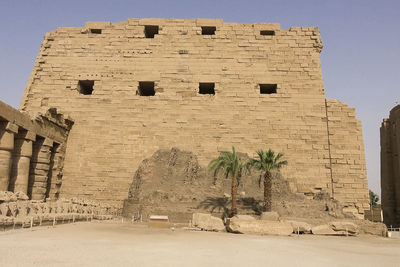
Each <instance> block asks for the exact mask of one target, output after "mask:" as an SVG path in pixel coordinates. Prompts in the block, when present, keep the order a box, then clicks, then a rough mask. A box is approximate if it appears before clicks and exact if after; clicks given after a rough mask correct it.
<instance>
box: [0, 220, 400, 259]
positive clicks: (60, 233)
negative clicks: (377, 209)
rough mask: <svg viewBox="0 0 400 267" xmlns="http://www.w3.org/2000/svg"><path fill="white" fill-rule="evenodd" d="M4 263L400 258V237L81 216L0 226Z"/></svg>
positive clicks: (0, 245) (1, 254) (1, 251)
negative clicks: (173, 225) (50, 223)
mask: <svg viewBox="0 0 400 267" xmlns="http://www.w3.org/2000/svg"><path fill="white" fill-rule="evenodd" d="M0 266H113V267H114V266H241V267H243V266H245V267H250V266H400V239H389V238H380V237H373V236H361V237H323V236H312V235H304V236H299V237H298V236H290V237H278V236H255V235H235V234H228V233H211V232H194V231H187V230H175V231H171V230H169V229H149V228H147V227H146V226H144V225H132V224H129V223H124V224H122V223H116V222H80V223H75V224H65V225H58V226H56V227H55V228H53V227H37V228H33V230H31V229H22V230H11V231H6V232H0Z"/></svg>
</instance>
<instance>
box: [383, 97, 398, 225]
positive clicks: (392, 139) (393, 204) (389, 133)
mask: <svg viewBox="0 0 400 267" xmlns="http://www.w3.org/2000/svg"><path fill="white" fill-rule="evenodd" d="M399 151H400V105H398V106H396V107H394V108H393V109H392V110H391V111H390V115H389V118H388V119H384V120H383V122H382V126H381V202H382V210H383V221H384V223H385V224H386V225H387V226H392V227H400V157H399Z"/></svg>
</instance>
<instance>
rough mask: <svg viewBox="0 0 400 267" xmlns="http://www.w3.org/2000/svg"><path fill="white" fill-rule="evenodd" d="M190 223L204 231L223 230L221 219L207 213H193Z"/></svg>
mask: <svg viewBox="0 0 400 267" xmlns="http://www.w3.org/2000/svg"><path fill="white" fill-rule="evenodd" d="M192 225H193V226H194V227H197V228H200V229H202V230H206V231H225V225H224V223H223V221H222V219H220V218H217V217H214V216H211V214H208V213H193V217H192Z"/></svg>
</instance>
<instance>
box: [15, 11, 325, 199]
mask: <svg viewBox="0 0 400 267" xmlns="http://www.w3.org/2000/svg"><path fill="white" fill-rule="evenodd" d="M146 25H158V26H159V31H158V34H156V35H155V36H154V38H145V33H144V28H145V26H146ZM204 26H212V27H216V32H215V35H202V27H204ZM93 29H95V30H96V31H92V30H93ZM99 30H101V34H99ZM261 30H268V31H273V32H274V35H272V36H271V35H261V34H260V31H261ZM96 32H97V33H96ZM45 38H46V39H45V41H44V44H45V45H43V46H42V50H41V52H40V53H41V54H40V55H39V57H38V60H39V59H40V60H39V61H40V64H39V65H38V64H36V65H35V69H34V71H33V72H34V73H35V75H34V79H33V81H32V83H31V84H29V85H28V86H27V89H26V93H25V96H24V99H23V101H22V103H21V109H23V110H26V111H29V112H35V111H39V110H42V109H46V108H48V107H56V108H57V109H58V110H60V111H61V112H63V113H64V114H66V115H68V116H71V117H72V118H74V121H75V124H74V127H73V129H72V130H71V132H70V135H69V142H68V147H67V150H66V157H65V162H64V177H63V186H62V188H61V195H62V196H65V197H72V196H80V197H87V198H93V199H97V200H105V201H110V202H112V201H114V202H116V203H122V200H123V199H125V198H126V197H127V194H128V189H129V186H130V182H131V181H132V177H133V174H134V172H135V171H136V169H137V167H138V165H139V164H140V162H141V161H142V160H143V159H144V158H147V157H150V156H151V155H152V154H153V153H154V152H155V151H156V150H158V149H169V148H171V147H178V148H180V149H182V150H187V151H192V152H193V153H195V154H197V155H198V156H199V163H200V164H202V165H206V164H207V163H208V162H209V161H210V160H211V159H213V158H214V157H216V156H217V155H218V153H219V152H220V151H223V150H230V149H231V147H232V146H235V147H236V149H237V150H238V151H242V152H246V153H249V155H251V156H252V155H253V153H254V151H256V150H257V149H267V148H271V149H273V150H275V151H279V152H283V153H284V154H285V159H286V160H288V161H289V165H288V166H287V167H285V168H284V169H283V170H282V172H283V175H284V177H285V178H286V179H287V180H288V181H289V184H290V186H291V187H292V189H293V190H295V191H296V192H300V193H304V194H306V195H308V196H309V197H312V196H313V195H314V194H315V193H318V192H321V191H322V192H325V191H326V192H329V189H330V184H331V175H330V169H329V168H330V165H329V162H330V161H329V153H328V145H327V144H328V135H327V125H326V107H325V95H324V90H323V83H322V77H321V69H320V51H321V49H322V44H321V40H320V34H319V31H318V29H317V28H315V27H292V28H290V29H288V30H282V29H280V26H279V24H268V23H265V24H236V23H223V22H222V20H206V19H199V20H195V19H188V20H183V19H129V20H128V21H127V22H121V23H87V24H86V27H83V28H58V29H57V31H55V32H51V33H49V34H48V35H46V37H45ZM79 80H93V81H94V87H93V89H94V90H93V93H92V94H91V95H83V94H80V93H79V92H78V81H79ZM140 81H154V82H155V96H150V97H144V96H140V95H137V90H138V84H139V82H140ZM201 82H212V83H215V95H203V94H199V93H198V88H199V83H201ZM259 84H277V93H275V94H260V89H259Z"/></svg>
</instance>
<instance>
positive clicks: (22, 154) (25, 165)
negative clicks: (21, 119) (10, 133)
mask: <svg viewBox="0 0 400 267" xmlns="http://www.w3.org/2000/svg"><path fill="white" fill-rule="evenodd" d="M35 140H36V134H35V133H33V132H30V131H20V133H18V135H16V137H15V142H14V144H15V147H14V153H13V163H12V170H11V182H10V185H9V190H10V191H13V192H18V191H21V192H23V193H25V194H28V180H29V167H30V162H31V157H32V143H33V142H34V141H35Z"/></svg>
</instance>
